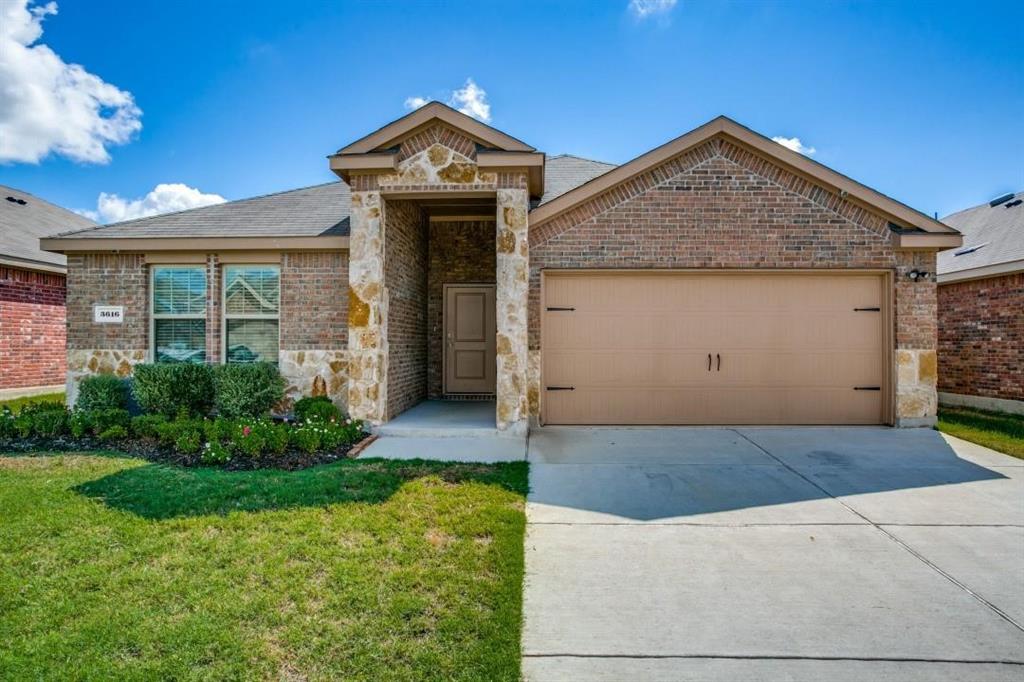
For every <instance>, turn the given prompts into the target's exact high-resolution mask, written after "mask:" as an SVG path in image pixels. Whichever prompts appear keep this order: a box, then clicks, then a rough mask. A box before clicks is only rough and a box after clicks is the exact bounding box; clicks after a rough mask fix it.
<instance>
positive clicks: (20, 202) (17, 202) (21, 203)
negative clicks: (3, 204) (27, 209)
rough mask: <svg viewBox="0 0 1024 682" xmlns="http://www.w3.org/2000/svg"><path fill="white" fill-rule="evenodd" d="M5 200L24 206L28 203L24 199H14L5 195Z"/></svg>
mask: <svg viewBox="0 0 1024 682" xmlns="http://www.w3.org/2000/svg"><path fill="white" fill-rule="evenodd" d="M7 201H9V202H11V203H12V204H18V205H19V206H24V205H25V204H27V203H28V202H27V201H25V200H24V199H15V198H14V197H7Z"/></svg>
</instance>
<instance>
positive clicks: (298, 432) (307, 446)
mask: <svg viewBox="0 0 1024 682" xmlns="http://www.w3.org/2000/svg"><path fill="white" fill-rule="evenodd" d="M321 431H322V429H320V428H319V427H317V426H313V425H309V426H298V427H295V428H293V429H292V432H291V441H292V445H294V446H295V447H296V448H298V449H299V450H302V451H303V452H306V453H309V454H313V453H314V452H316V451H318V450H319V449H320V445H321V442H322V440H323V439H322V433H321Z"/></svg>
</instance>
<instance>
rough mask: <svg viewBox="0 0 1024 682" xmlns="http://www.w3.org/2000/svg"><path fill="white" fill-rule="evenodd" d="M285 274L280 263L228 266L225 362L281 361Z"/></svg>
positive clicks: (225, 295)
mask: <svg viewBox="0 0 1024 682" xmlns="http://www.w3.org/2000/svg"><path fill="white" fill-rule="evenodd" d="M280 298H281V273H280V268H279V267H278V266H276V265H227V266H225V267H224V306H223V310H224V361H225V362H229V363H235V362H272V363H274V364H277V349H278V319H279V314H280Z"/></svg>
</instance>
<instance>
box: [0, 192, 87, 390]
mask: <svg viewBox="0 0 1024 682" xmlns="http://www.w3.org/2000/svg"><path fill="white" fill-rule="evenodd" d="M94 225H95V223H93V222H92V221H91V220H89V219H88V218H84V217H82V216H80V215H77V214H75V213H72V212H71V211H68V210H66V209H63V208H61V207H60V206H55V205H53V204H51V203H49V202H47V201H43V200H42V199H40V198H38V197H35V196H32V195H31V194H29V193H28V192H22V191H21V190H17V189H14V188H13V187H7V186H5V185H0V399H8V398H16V397H20V396H25V395H38V394H41V393H53V392H55V391H62V390H64V381H65V372H66V367H65V362H64V360H65V348H64V294H65V288H64V272H65V265H64V256H63V255H61V254H58V253H51V252H49V251H43V250H42V249H40V248H39V238H40V237H44V236H46V235H49V234H53V233H54V232H57V231H59V230H67V229H68V228H75V229H82V228H85V227H92V226H94Z"/></svg>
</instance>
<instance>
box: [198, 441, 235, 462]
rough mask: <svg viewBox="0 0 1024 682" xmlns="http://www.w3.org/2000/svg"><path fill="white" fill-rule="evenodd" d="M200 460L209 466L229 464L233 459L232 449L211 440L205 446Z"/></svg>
mask: <svg viewBox="0 0 1024 682" xmlns="http://www.w3.org/2000/svg"><path fill="white" fill-rule="evenodd" d="M199 461H200V462H202V463H203V464H206V465H207V466H213V465H218V464H227V463H228V462H230V461H231V451H230V450H228V449H227V447H226V446H225V445H224V444H223V443H219V442H217V441H209V442H207V443H206V445H204V446H203V454H202V455H200V457H199Z"/></svg>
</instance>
